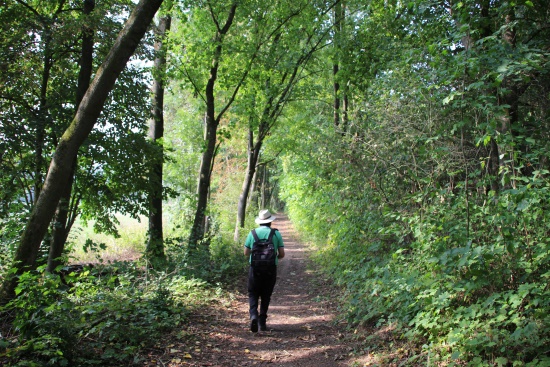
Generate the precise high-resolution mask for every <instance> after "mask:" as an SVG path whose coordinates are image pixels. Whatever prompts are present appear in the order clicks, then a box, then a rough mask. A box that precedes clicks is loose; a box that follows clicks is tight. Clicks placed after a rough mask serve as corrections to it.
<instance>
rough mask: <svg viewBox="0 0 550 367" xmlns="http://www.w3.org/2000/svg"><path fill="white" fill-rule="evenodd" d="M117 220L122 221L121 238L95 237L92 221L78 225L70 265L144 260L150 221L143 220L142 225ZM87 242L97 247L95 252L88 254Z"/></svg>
mask: <svg viewBox="0 0 550 367" xmlns="http://www.w3.org/2000/svg"><path fill="white" fill-rule="evenodd" d="M117 219H118V220H119V221H120V225H119V226H118V232H119V235H120V237H118V238H115V237H114V236H111V235H107V234H103V233H96V232H95V231H94V229H93V226H94V222H93V221H89V222H88V223H87V225H84V223H82V222H81V221H77V223H75V226H74V229H73V230H72V231H71V237H70V244H71V252H70V255H69V256H70V258H71V262H74V263H97V262H109V261H114V260H134V259H136V258H138V257H139V256H141V254H142V253H143V251H144V250H145V242H146V238H147V237H146V236H147V219H146V218H141V222H140V221H138V220H136V219H133V218H130V217H127V216H122V215H119V216H117ZM87 241H88V242H90V241H91V243H93V244H95V246H94V247H95V248H93V249H91V250H87V251H86V250H85V244H86V242H87ZM100 245H101V246H100ZM100 247H101V248H100Z"/></svg>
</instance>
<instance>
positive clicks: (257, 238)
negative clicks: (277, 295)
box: [244, 209, 285, 333]
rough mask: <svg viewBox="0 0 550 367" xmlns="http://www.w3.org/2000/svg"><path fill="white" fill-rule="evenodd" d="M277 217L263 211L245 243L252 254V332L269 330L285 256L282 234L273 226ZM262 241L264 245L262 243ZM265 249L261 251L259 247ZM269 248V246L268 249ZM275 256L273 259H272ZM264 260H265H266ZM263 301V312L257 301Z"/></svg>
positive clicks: (247, 251) (250, 290)
mask: <svg viewBox="0 0 550 367" xmlns="http://www.w3.org/2000/svg"><path fill="white" fill-rule="evenodd" d="M275 219H276V217H275V216H274V215H272V214H271V213H270V212H269V210H267V209H264V210H260V213H259V214H258V217H256V220H255V222H256V224H258V225H259V227H258V228H256V229H253V230H252V231H250V233H249V234H248V236H247V237H246V241H245V244H244V254H245V256H248V257H249V263H250V268H249V270H248V302H249V306H250V331H252V332H254V333H255V332H257V331H258V325H259V326H260V330H261V331H266V330H267V325H266V320H267V310H268V308H269V303H270V301H271V295H272V293H273V288H274V287H275V283H276V281H277V264H278V261H279V259H282V258H283V257H285V248H284V244H283V238H282V236H281V233H280V232H279V231H278V230H277V229H274V228H271V223H272V222H273V221H274V220H275ZM260 243H261V244H262V245H265V246H260ZM260 248H261V250H263V252H262V254H259V249H260ZM266 248H269V249H266ZM271 257H273V260H270V258H271ZM264 259H266V260H265V261H264ZM260 300H261V304H260V313H259V314H258V302H259V301H260Z"/></svg>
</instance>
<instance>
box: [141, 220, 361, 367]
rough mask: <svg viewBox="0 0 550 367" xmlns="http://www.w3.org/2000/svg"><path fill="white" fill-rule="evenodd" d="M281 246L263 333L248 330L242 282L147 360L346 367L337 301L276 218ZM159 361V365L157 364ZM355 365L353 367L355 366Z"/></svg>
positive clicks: (176, 363)
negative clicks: (236, 290) (282, 250)
mask: <svg viewBox="0 0 550 367" xmlns="http://www.w3.org/2000/svg"><path fill="white" fill-rule="evenodd" d="M273 226H274V227H275V228H278V229H279V230H280V232H281V234H282V236H283V240H284V243H285V253H286V257H285V258H284V259H282V260H281V261H280V263H279V270H278V280H277V285H276V286H275V291H274V293H273V297H272V300H271V305H270V311H269V318H268V320H267V321H268V323H267V325H268V331H267V332H258V333H252V332H250V330H249V321H248V298H247V295H246V294H245V292H246V284H245V282H246V279H242V280H239V281H240V282H242V287H241V288H242V292H240V293H239V294H238V295H237V297H236V299H234V300H233V301H228V302H227V303H226V304H224V305H219V306H218V307H213V308H212V309H209V310H205V313H204V314H203V315H195V316H192V318H193V320H192V322H190V326H189V328H188V329H187V330H185V331H182V333H181V334H180V336H181V344H180V343H178V342H174V343H172V344H171V345H169V346H167V348H166V350H165V354H164V355H163V356H162V357H159V358H158V360H151V361H149V363H151V362H153V363H155V364H149V365H163V366H220V367H221V366H228V367H229V366H231V367H234V366H268V365H269V366H293V367H306V366H315V367H329V366H331V367H335V366H351V365H352V364H353V362H352V361H351V360H350V355H351V353H350V352H351V351H352V350H353V347H352V346H351V345H350V344H349V341H346V339H347V338H345V337H344V335H345V331H344V325H338V324H337V323H334V322H333V321H334V320H335V317H336V313H337V309H336V304H335V303H336V301H337V297H336V296H334V295H333V296H332V297H331V295H330V292H328V291H327V289H326V287H324V286H323V280H322V279H320V278H319V276H318V275H317V274H315V273H314V272H313V271H311V270H308V269H310V267H309V266H308V264H307V263H308V259H307V251H308V250H307V248H306V247H305V246H304V245H303V244H301V243H299V242H298V241H297V239H296V233H295V232H294V229H293V227H292V224H291V223H290V221H289V220H288V218H286V217H285V216H280V217H279V219H278V220H276V221H275V222H274V225H273ZM159 362H160V363H159ZM356 365H359V364H356Z"/></svg>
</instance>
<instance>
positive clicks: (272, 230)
mask: <svg viewBox="0 0 550 367" xmlns="http://www.w3.org/2000/svg"><path fill="white" fill-rule="evenodd" d="M276 231H278V229H277V228H271V231H270V232H269V236H268V237H267V240H268V241H272V239H273V236H274V235H275V232H276Z"/></svg>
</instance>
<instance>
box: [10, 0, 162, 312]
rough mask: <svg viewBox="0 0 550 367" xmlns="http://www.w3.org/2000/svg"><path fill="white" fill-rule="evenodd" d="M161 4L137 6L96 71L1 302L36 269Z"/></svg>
mask: <svg viewBox="0 0 550 367" xmlns="http://www.w3.org/2000/svg"><path fill="white" fill-rule="evenodd" d="M162 1H163V0H141V1H140V2H139V3H138V4H137V5H136V7H135V9H134V11H133V12H132V14H130V17H129V18H128V20H127V22H126V24H125V26H124V28H123V29H122V31H121V32H120V33H119V35H118V38H117V40H116V41H115V44H114V45H113V47H112V48H111V50H110V51H109V54H108V55H107V57H106V58H105V61H104V62H103V64H102V65H101V66H100V68H99V70H98V71H97V74H96V76H95V78H94V80H93V82H92V83H91V85H90V87H89V88H88V91H87V92H86V94H85V96H84V98H83V99H82V102H81V103H80V106H79V107H78V111H77V113H76V115H75V117H74V119H73V121H72V123H71V125H70V126H69V127H68V128H67V130H66V131H65V133H64V134H63V136H62V137H61V139H60V141H59V143H58V145H57V148H56V150H55V152H54V155H53V158H52V160H51V163H50V167H49V169H48V174H47V176H46V179H45V181H44V186H43V188H42V191H41V192H40V195H39V197H38V200H37V202H36V205H35V206H34V208H33V210H32V212H31V215H30V217H29V220H28V222H27V225H26V227H25V230H24V232H23V235H22V236H21V240H20V242H19V245H18V247H17V250H16V252H15V258H14V262H13V267H14V268H15V269H16V272H15V275H16V276H12V277H10V278H7V279H6V280H5V281H4V283H3V287H2V292H1V297H2V298H1V300H0V303H3V302H6V301H8V300H9V299H11V298H12V297H13V296H14V295H15V287H16V285H17V275H20V274H22V273H23V272H25V271H27V270H31V269H33V268H34V267H35V265H36V257H37V255H38V249H39V247H40V243H41V242H42V240H43V239H44V236H45V234H46V231H47V229H48V225H49V223H50V221H51V220H52V218H53V216H54V214H55V209H56V206H57V203H58V202H59V199H60V198H61V191H60V190H59V187H60V186H63V184H64V183H65V182H66V181H67V177H68V175H69V174H70V167H71V163H72V162H73V160H74V159H75V157H76V154H77V152H78V149H79V147H80V146H81V145H82V143H83V142H84V140H85V139H86V138H87V137H88V135H89V133H90V131H91V130H92V128H93V127H94V125H95V123H96V121H97V118H98V117H99V114H100V113H101V111H102V109H103V105H104V103H105V100H106V99H107V96H108V94H109V93H110V91H111V90H112V88H113V86H114V84H115V82H116V80H117V78H118V76H119V75H120V73H121V72H122V70H123V69H124V67H125V66H126V63H127V62H128V60H129V59H130V56H132V54H133V53H134V51H135V49H136V47H137V46H138V44H139V42H140V40H141V39H142V37H143V35H144V34H145V32H146V31H147V27H148V26H149V24H150V23H151V21H152V19H153V17H154V15H155V13H156V12H157V10H158V8H159V7H160V5H161V4H162Z"/></svg>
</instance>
